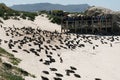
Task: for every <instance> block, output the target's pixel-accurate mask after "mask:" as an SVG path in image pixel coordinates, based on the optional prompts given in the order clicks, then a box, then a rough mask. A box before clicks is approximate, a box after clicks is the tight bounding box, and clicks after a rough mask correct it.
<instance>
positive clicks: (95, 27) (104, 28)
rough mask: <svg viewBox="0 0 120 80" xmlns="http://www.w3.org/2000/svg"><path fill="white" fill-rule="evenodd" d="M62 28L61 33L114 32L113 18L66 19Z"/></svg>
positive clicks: (87, 17)
mask: <svg viewBox="0 0 120 80" xmlns="http://www.w3.org/2000/svg"><path fill="white" fill-rule="evenodd" d="M61 26H62V29H61V32H68V31H72V32H75V33H76V32H79V33H95V32H106V33H107V32H112V31H113V19H112V16H82V17H81V16H80V17H64V18H63V19H62V22H61Z"/></svg>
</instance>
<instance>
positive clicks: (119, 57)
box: [0, 15, 120, 80]
mask: <svg viewBox="0 0 120 80" xmlns="http://www.w3.org/2000/svg"><path fill="white" fill-rule="evenodd" d="M3 22H4V24H2V23H0V25H2V28H0V39H2V40H3V41H2V42H1V45H0V46H1V47H2V48H4V49H6V50H7V51H8V52H10V53H12V54H14V55H15V57H17V58H20V59H21V60H22V61H21V63H20V64H19V65H18V66H19V67H20V68H22V69H24V70H26V71H28V72H29V73H31V74H34V75H35V76H36V78H32V77H29V76H28V77H25V80H44V79H42V77H46V78H48V80H57V79H55V78H59V79H58V80H120V76H119V74H120V64H119V63H120V51H119V49H120V36H100V35H81V34H80V35H79V37H78V38H77V37H76V35H75V34H74V35H73V34H70V35H66V34H61V36H62V38H63V39H62V38H61V39H60V40H62V41H63V44H61V43H60V42H59V38H60V37H58V36H57V38H54V39H53V40H51V43H50V44H49V43H47V42H46V41H47V40H49V39H50V35H49V34H50V33H49V32H45V34H44V32H43V33H42V32H41V33H40V35H43V36H42V37H44V38H45V41H44V40H43V44H42V45H41V47H43V48H44V49H43V50H41V52H38V54H39V56H36V55H35V54H34V53H32V52H30V53H26V52H25V51H23V49H26V50H29V49H31V48H34V49H38V46H36V45H34V42H35V40H34V41H33V42H27V43H25V44H23V46H22V49H19V48H18V46H19V45H20V44H18V43H19V41H18V42H17V43H16V44H14V47H13V49H14V50H16V51H17V53H16V52H13V51H12V50H13V49H10V48H9V47H8V44H7V43H5V42H4V40H6V41H8V43H9V41H10V39H12V40H13V41H17V40H22V39H23V38H24V37H25V36H27V37H30V38H34V37H33V33H31V34H25V33H24V32H23V33H21V34H22V36H15V35H14V37H12V36H11V34H10V32H8V33H9V36H6V33H7V32H6V31H7V30H9V27H11V28H13V25H14V26H15V27H16V28H22V27H32V28H33V29H35V30H36V29H37V28H40V29H41V30H43V31H44V30H47V31H50V32H53V31H55V30H57V31H58V32H60V31H61V27H60V25H57V24H53V23H51V22H50V21H49V20H48V19H47V18H46V15H44V17H42V16H38V17H36V19H35V21H33V22H32V21H28V20H23V19H20V20H12V19H9V20H5V21H4V20H3ZM3 27H6V29H4V28H3ZM13 30H14V28H13ZM18 32H20V30H18ZM40 35H35V38H36V39H37V38H38V37H39V36H40ZM46 35H48V36H46ZM55 35H56V34H55ZM66 36H67V37H68V36H69V37H71V38H68V40H67V42H64V40H65V39H67V38H66ZM84 37H85V38H84ZM96 37H97V38H96ZM112 40H113V41H112ZM69 41H73V43H72V42H70V44H72V45H73V44H74V45H77V46H76V48H75V49H73V48H68V46H66V43H68V42H69ZM76 41H79V44H77V42H76ZM29 44H31V45H32V46H28V45H29ZM44 45H47V46H48V47H49V45H52V46H53V47H52V48H55V45H57V46H59V47H60V45H63V46H65V47H67V49H65V48H62V47H60V48H61V49H56V50H54V49H53V50H52V49H51V47H49V49H50V50H47V49H46V47H44ZM45 50H47V51H48V54H49V52H52V53H53V54H52V55H51V56H52V58H54V59H55V62H52V63H50V64H49V65H45V64H43V62H44V61H46V60H49V58H48V57H46V56H48V54H45ZM49 56H50V54H49ZM40 59H42V60H43V62H40ZM71 66H72V67H75V68H76V69H75V70H74V69H73V70H72V69H71ZM51 68H55V69H57V70H56V71H52V70H51ZM71 70H72V71H71ZM44 71H47V72H48V74H45V73H43V72H44ZM67 71H68V72H67ZM69 71H71V72H70V73H69ZM56 73H60V74H62V75H61V76H62V77H60V76H57V75H56ZM76 75H77V76H76ZM41 76H42V77H41ZM46 80H47V79H46Z"/></svg>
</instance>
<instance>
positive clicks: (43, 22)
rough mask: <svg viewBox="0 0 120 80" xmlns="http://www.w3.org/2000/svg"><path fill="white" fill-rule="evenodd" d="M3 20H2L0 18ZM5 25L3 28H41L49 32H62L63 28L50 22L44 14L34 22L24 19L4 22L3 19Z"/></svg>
mask: <svg viewBox="0 0 120 80" xmlns="http://www.w3.org/2000/svg"><path fill="white" fill-rule="evenodd" d="M0 19H1V18H0ZM1 20H2V21H3V22H4V24H1V23H0V25H3V26H6V27H13V25H14V26H15V27H24V26H26V27H28V26H29V27H34V28H36V27H39V28H41V29H43V30H48V31H55V30H57V31H59V32H60V31H61V27H60V25H57V24H53V23H51V22H50V20H48V18H46V15H44V14H43V16H42V15H40V16H37V17H36V19H35V20H34V22H33V21H30V20H24V19H20V20H13V19H9V20H3V19H1Z"/></svg>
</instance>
